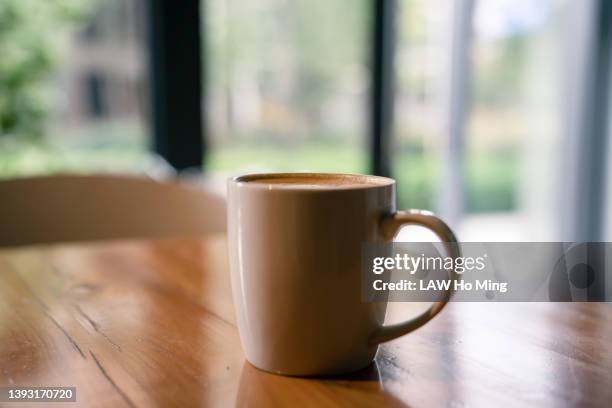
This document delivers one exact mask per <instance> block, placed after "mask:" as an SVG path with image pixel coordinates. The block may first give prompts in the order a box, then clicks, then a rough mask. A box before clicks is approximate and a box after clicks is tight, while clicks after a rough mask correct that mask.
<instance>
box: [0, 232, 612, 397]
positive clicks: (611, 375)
mask: <svg viewBox="0 0 612 408" xmlns="http://www.w3.org/2000/svg"><path fill="white" fill-rule="evenodd" d="M226 254H227V251H226V244H225V237H224V236H209V237H205V238H202V239H173V240H157V241H111V242H105V243H104V242H103V243H95V244H67V245H55V246H38V247H26V248H20V249H2V250H0V386H4V387H6V386H12V385H15V386H76V387H77V403H79V404H80V405H84V406H113V407H119V406H128V407H131V406H151V405H157V406H233V405H239V406H264V407H268V406H287V405H289V404H292V405H291V406H294V405H297V406H364V405H366V406H368V405H370V406H382V405H389V406H412V407H419V406H427V407H431V406H433V407H436V406H439V407H464V406H465V407H472V406H486V407H491V406H518V407H523V406H538V407H540V406H555V407H563V406H607V407H609V406H611V404H612V313H611V312H612V305H610V304H595V303H591V304H579V303H575V304H560V303H557V304H545V303H530V304H527V303H521V304H519V303H514V304H511V303H506V304H486V305H485V304H477V303H472V304H469V303H455V304H451V305H449V306H448V307H447V308H446V309H445V310H444V311H443V312H442V313H441V314H440V315H439V316H438V317H437V318H436V319H434V320H433V321H432V322H431V323H429V324H428V325H426V326H425V327H423V328H422V329H420V330H417V331H416V332H414V333H412V334H410V335H408V336H404V337H403V338H400V339H398V340H396V341H393V342H390V343H387V344H385V345H383V346H382V347H381V349H380V351H379V353H378V355H377V358H376V362H375V364H373V365H372V366H370V367H369V368H367V369H366V370H363V371H361V372H358V373H355V374H352V375H350V376H344V377H335V378H321V379H304V378H290V377H282V376H278V375H274V374H269V373H265V372H262V371H259V370H257V369H256V368H254V367H252V366H251V365H250V364H249V363H247V362H246V361H245V359H244V355H243V353H242V350H241V347H240V340H239V337H238V332H237V330H236V327H235V325H234V316H233V308H232V301H231V293H230V284H229V276H228V262H227V255H226ZM417 306H419V305H415V304H393V305H392V307H391V312H390V315H391V319H396V318H397V319H401V318H402V317H405V316H406V314H408V313H416V310H413V309H415V307H417ZM7 405H14V406H20V407H23V406H24V404H7ZM65 405H66V406H75V404H74V403H67V404H65ZM36 406H40V404H36ZM54 406H61V405H60V404H54Z"/></svg>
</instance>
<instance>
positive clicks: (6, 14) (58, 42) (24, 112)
mask: <svg viewBox="0 0 612 408" xmlns="http://www.w3.org/2000/svg"><path fill="white" fill-rule="evenodd" d="M89 4H91V1H86V0H42V1H41V0H2V1H0V137H2V136H6V135H13V136H20V137H21V136H25V137H28V138H31V139H35V138H39V137H40V136H41V135H42V134H43V130H44V125H45V119H46V118H47V116H48V114H49V110H50V103H51V98H50V96H49V92H50V88H49V86H50V82H51V81H50V80H51V76H52V74H53V69H54V67H55V66H56V64H57V62H58V60H59V57H60V55H61V51H62V45H63V43H64V41H63V40H64V39H65V34H66V33H67V31H68V30H69V28H70V27H71V23H73V22H76V21H78V20H80V18H82V16H83V14H84V13H85V12H86V10H87V8H88V7H87V6H88V5H89Z"/></svg>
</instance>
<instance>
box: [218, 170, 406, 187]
mask: <svg viewBox="0 0 612 408" xmlns="http://www.w3.org/2000/svg"><path fill="white" fill-rule="evenodd" d="M296 177H309V178H315V179H317V178H318V179H327V180H329V179H334V178H336V179H338V178H339V179H343V180H352V181H354V184H347V185H333V186H331V185H330V186H328V188H325V187H326V186H325V185H324V184H322V185H321V187H322V188H321V189H317V191H321V190H365V189H371V188H379V187H389V186H393V185H394V184H395V180H394V179H392V178H390V177H384V176H374V175H369V174H358V173H332V172H266V173H247V174H241V175H238V176H234V177H231V178H230V179H228V182H230V183H234V184H237V185H239V186H249V187H251V188H263V189H267V190H269V189H272V188H273V189H274V190H291V191H296V190H298V191H301V190H308V191H313V190H312V188H308V187H305V186H300V185H299V184H296V185H286V184H285V185H282V184H271V183H265V182H260V183H253V181H257V180H262V179H263V180H265V179H267V178H275V179H279V178H280V179H282V178H296ZM272 186H274V187H272Z"/></svg>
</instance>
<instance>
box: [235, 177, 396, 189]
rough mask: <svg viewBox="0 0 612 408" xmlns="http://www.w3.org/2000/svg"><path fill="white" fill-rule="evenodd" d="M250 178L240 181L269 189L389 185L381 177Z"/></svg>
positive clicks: (386, 180)
mask: <svg viewBox="0 0 612 408" xmlns="http://www.w3.org/2000/svg"><path fill="white" fill-rule="evenodd" d="M251 177H252V178H251ZM251 177H248V178H246V179H245V180H241V181H245V182H247V183H249V184H265V185H269V186H271V187H272V186H274V187H280V188H283V187H287V188H307V189H330V188H360V187H372V186H381V185H385V184H389V181H388V179H385V178H381V177H375V176H365V175H364V176H361V175H348V174H347V175H343V174H338V175H332V174H330V175H327V174H312V175H311V174H303V175H301V174H287V175H285V174H283V175H261V176H259V177H258V176H251Z"/></svg>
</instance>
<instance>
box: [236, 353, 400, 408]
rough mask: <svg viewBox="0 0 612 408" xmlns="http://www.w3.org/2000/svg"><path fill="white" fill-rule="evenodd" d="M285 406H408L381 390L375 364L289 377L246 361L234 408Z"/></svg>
mask: <svg viewBox="0 0 612 408" xmlns="http://www.w3.org/2000/svg"><path fill="white" fill-rule="evenodd" d="M287 405H289V406H328V405H333V406H338V405H340V406H363V405H368V406H370V405H371V406H385V407H387V406H388V407H408V405H406V404H405V403H403V402H402V401H401V400H399V399H398V398H397V397H395V396H393V395H391V394H390V393H388V392H387V391H386V390H385V389H384V387H383V384H382V381H381V376H380V372H379V369H378V366H377V365H376V363H372V364H370V365H369V366H367V367H366V368H364V369H361V370H359V371H356V372H354V373H350V374H345V375H334V376H325V377H290V376H284V375H280V374H273V373H269V372H266V371H263V370H260V369H258V368H256V367H255V366H253V365H252V364H251V363H249V362H248V361H246V360H245V362H244V365H243V366H242V372H241V375H240V383H239V386H238V392H237V394H236V406H237V407H259V406H266V407H270V406H272V407H274V406H287Z"/></svg>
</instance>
